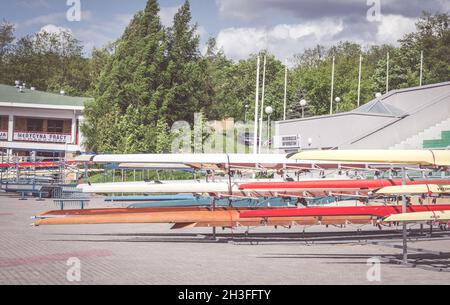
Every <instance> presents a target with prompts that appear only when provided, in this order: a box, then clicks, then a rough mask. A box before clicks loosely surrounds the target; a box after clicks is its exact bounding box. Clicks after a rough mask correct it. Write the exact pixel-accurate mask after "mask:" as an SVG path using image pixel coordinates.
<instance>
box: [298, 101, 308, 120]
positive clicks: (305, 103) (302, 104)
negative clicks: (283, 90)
mask: <svg viewBox="0 0 450 305" xmlns="http://www.w3.org/2000/svg"><path fill="white" fill-rule="evenodd" d="M306 105H308V102H307V101H306V100H301V101H300V107H302V119H304V118H305V107H306Z"/></svg>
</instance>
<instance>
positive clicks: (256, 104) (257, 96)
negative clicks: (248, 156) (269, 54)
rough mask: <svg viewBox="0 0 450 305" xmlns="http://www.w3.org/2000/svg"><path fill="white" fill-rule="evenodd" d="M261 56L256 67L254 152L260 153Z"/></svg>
mask: <svg viewBox="0 0 450 305" xmlns="http://www.w3.org/2000/svg"><path fill="white" fill-rule="evenodd" d="M260 61H261V59H260V57H259V56H258V59H257V68H256V97H255V126H254V131H253V154H255V155H256V154H257V153H258V113H259V108H258V107H259V66H260Z"/></svg>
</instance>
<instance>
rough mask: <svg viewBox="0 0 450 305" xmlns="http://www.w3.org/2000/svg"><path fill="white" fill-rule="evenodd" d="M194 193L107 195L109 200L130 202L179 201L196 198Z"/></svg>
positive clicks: (106, 199)
mask: <svg viewBox="0 0 450 305" xmlns="http://www.w3.org/2000/svg"><path fill="white" fill-rule="evenodd" d="M196 198H197V197H196V196H194V195H161V196H112V197H106V198H105V201H107V202H127V201H128V202H129V201H136V202H138V201H148V202H154V201H179V200H195V199H196Z"/></svg>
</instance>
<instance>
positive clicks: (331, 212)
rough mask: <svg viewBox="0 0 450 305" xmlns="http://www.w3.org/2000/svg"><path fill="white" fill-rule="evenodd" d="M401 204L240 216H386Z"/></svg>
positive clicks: (418, 207) (398, 211) (441, 208)
mask: <svg viewBox="0 0 450 305" xmlns="http://www.w3.org/2000/svg"><path fill="white" fill-rule="evenodd" d="M448 210H450V205H412V206H409V207H408V208H407V213H415V212H433V211H448ZM402 212H403V210H402V206H400V205H397V206H360V207H325V208H298V209H272V210H266V209H264V210H255V211H243V212H241V215H240V216H241V218H257V217H261V218H270V217H303V216H304V217H312V216H315V217H321V216H376V217H388V216H390V215H394V214H401V213H402Z"/></svg>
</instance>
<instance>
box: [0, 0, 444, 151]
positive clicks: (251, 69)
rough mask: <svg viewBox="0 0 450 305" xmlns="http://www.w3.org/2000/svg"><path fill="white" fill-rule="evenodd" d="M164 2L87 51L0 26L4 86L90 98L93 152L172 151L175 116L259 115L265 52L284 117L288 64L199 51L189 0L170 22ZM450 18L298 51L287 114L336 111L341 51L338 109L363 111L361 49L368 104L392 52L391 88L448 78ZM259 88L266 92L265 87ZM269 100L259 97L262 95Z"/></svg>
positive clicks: (270, 88)
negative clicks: (163, 17) (379, 39)
mask: <svg viewBox="0 0 450 305" xmlns="http://www.w3.org/2000/svg"><path fill="white" fill-rule="evenodd" d="M159 13H160V12H159V4H158V1H157V0H148V1H147V5H146V7H145V9H144V10H143V11H141V12H138V13H137V14H136V15H135V16H134V18H133V19H132V21H131V22H130V24H129V25H128V26H127V28H126V29H125V31H124V33H123V35H122V36H121V37H120V39H118V40H117V41H115V42H113V43H111V44H109V45H107V46H105V47H104V48H101V49H93V50H92V52H91V54H90V56H85V54H83V46H82V43H81V42H80V41H78V40H76V39H75V38H74V37H73V36H72V35H71V34H70V33H68V32H61V33H59V34H50V33H46V32H40V33H36V34H34V35H30V36H26V37H22V38H19V39H16V38H15V37H14V26H13V25H12V24H10V23H8V22H7V21H3V22H2V23H1V25H0V68H1V69H0V82H1V83H5V84H13V83H14V80H21V81H23V82H26V83H27V84H30V85H33V86H35V87H37V88H38V89H41V90H47V91H53V92H59V90H61V89H64V90H65V91H66V93H68V94H69V95H80V96H92V97H94V101H93V102H91V103H90V104H88V105H87V106H86V110H85V117H86V122H85V124H84V125H83V126H82V128H83V132H84V134H85V138H86V139H87V142H86V143H85V144H86V145H87V147H88V149H89V150H92V151H95V152H114V153H116V152H117V153H119V152H121V153H138V152H165V151H168V150H169V149H170V144H171V140H172V138H173V134H171V132H170V127H171V126H172V124H173V123H174V122H176V121H180V120H182V121H187V122H188V123H190V124H192V123H193V122H194V114H195V113H203V114H204V116H205V117H206V118H207V119H208V120H213V119H224V118H228V117H233V118H234V119H235V121H244V119H245V118H247V120H252V119H253V116H254V101H255V80H256V61H257V57H258V56H260V58H261V72H260V73H261V74H260V79H261V80H262V76H263V69H262V62H263V58H264V57H265V58H266V61H267V64H266V79H265V83H266V87H265V105H266V106H269V105H270V106H272V107H273V108H274V113H273V115H272V118H273V119H275V120H279V119H282V118H283V106H284V105H283V104H284V103H283V101H284V77H285V65H284V63H282V62H281V61H280V60H278V59H277V58H276V57H275V56H274V55H273V54H270V53H269V52H268V51H266V50H263V51H261V52H260V53H259V54H252V55H250V56H249V58H247V59H245V60H240V61H237V62H235V61H232V60H231V59H229V58H227V57H226V55H225V53H224V52H223V50H221V49H220V48H218V47H217V43H216V40H215V39H214V38H210V39H209V41H208V43H207V46H206V52H205V54H202V53H201V52H200V39H199V36H198V34H197V25H196V24H193V23H192V15H191V9H190V4H189V1H186V2H185V3H184V4H183V5H182V6H181V7H180V9H179V10H178V12H177V13H176V14H175V16H174V19H173V24H172V25H171V26H169V27H165V26H163V25H162V24H161V21H160V17H159ZM449 21H450V17H449V15H448V14H439V13H438V14H435V15H431V14H428V13H424V15H423V16H422V17H421V18H420V19H419V20H418V22H417V29H416V31H415V32H413V33H410V34H407V35H405V36H404V37H403V38H402V39H400V40H399V42H398V45H397V46H393V45H379V46H377V45H373V46H370V47H367V46H362V45H360V44H357V43H353V42H340V43H338V44H336V45H334V46H331V47H325V46H321V45H319V46H316V47H314V48H311V49H307V50H305V51H303V52H302V53H301V54H297V55H295V56H294V58H293V60H292V61H291V65H289V70H288V73H289V83H288V88H287V105H288V118H295V117H301V111H302V109H301V107H300V104H299V103H300V100H301V99H306V100H307V101H308V106H307V108H306V114H307V115H323V114H328V113H329V112H330V98H331V67H332V58H333V57H335V60H336V69H335V91H334V97H336V96H339V97H340V98H341V99H342V103H340V105H339V106H336V105H335V106H334V109H333V112H341V111H348V110H352V109H354V108H356V107H357V100H358V74H359V60H360V56H361V55H362V58H363V62H362V81H361V100H360V102H361V104H363V103H366V102H368V101H370V100H372V99H373V98H374V95H375V93H377V92H382V93H384V92H385V90H386V65H387V62H386V60H387V59H386V54H387V53H389V55H390V70H389V89H390V90H394V89H400V88H406V87H412V86H417V85H419V83H420V65H421V60H420V59H421V57H420V55H421V52H422V51H423V54H424V62H423V68H424V69H423V71H424V73H423V84H431V83H437V82H443V81H448V80H449V78H450V77H449V76H450V30H449ZM260 94H262V93H261V91H260ZM260 98H261V96H260Z"/></svg>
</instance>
